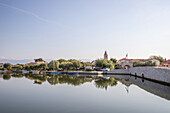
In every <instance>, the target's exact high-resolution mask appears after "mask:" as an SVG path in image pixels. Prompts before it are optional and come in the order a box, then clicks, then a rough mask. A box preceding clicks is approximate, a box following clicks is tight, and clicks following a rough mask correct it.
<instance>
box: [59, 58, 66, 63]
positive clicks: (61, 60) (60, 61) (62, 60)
mask: <svg viewBox="0 0 170 113" xmlns="http://www.w3.org/2000/svg"><path fill="white" fill-rule="evenodd" d="M57 61H58V62H59V63H62V62H66V60H65V59H59V60H57Z"/></svg>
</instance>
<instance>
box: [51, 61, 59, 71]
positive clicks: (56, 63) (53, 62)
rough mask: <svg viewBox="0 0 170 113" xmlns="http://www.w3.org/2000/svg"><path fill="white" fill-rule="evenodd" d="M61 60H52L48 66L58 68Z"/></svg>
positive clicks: (53, 68)
mask: <svg viewBox="0 0 170 113" xmlns="http://www.w3.org/2000/svg"><path fill="white" fill-rule="evenodd" d="M59 64H60V63H59V61H56V60H52V61H51V62H50V63H48V67H49V69H50V70H58V69H59Z"/></svg>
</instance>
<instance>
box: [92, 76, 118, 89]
mask: <svg viewBox="0 0 170 113" xmlns="http://www.w3.org/2000/svg"><path fill="white" fill-rule="evenodd" d="M95 84H96V87H97V88H105V90H107V87H108V86H115V85H117V80H115V78H109V80H106V79H103V78H98V79H97V80H96V81H95Z"/></svg>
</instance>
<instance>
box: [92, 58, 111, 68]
mask: <svg viewBox="0 0 170 113" xmlns="http://www.w3.org/2000/svg"><path fill="white" fill-rule="evenodd" d="M95 66H96V67H101V68H110V69H113V68H114V64H113V62H112V61H110V60H109V61H107V60H104V59H97V60H96V61H95Z"/></svg>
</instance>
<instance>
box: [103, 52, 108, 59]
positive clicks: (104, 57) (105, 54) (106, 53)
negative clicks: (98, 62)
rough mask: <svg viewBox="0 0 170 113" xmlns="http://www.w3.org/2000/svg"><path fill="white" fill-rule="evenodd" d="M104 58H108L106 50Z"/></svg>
mask: <svg viewBox="0 0 170 113" xmlns="http://www.w3.org/2000/svg"><path fill="white" fill-rule="evenodd" d="M104 60H108V54H107V52H106V51H105V53H104Z"/></svg>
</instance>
